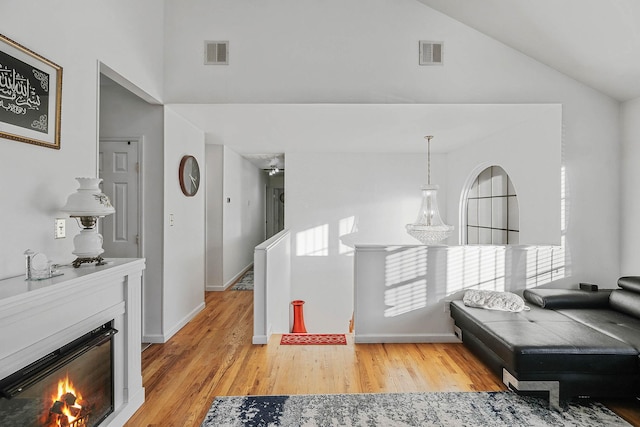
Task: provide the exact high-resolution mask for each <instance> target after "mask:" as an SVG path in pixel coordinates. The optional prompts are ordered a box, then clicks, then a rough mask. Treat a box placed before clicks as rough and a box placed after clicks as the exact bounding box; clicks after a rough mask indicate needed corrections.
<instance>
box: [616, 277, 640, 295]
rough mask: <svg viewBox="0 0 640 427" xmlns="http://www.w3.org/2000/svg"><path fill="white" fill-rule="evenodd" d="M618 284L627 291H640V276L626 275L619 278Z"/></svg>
mask: <svg viewBox="0 0 640 427" xmlns="http://www.w3.org/2000/svg"><path fill="white" fill-rule="evenodd" d="M618 286H620V287H621V288H622V289H626V290H627V291H631V292H635V293H640V276H625V277H621V278H619V279H618Z"/></svg>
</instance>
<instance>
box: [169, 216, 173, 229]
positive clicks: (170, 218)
mask: <svg viewBox="0 0 640 427" xmlns="http://www.w3.org/2000/svg"><path fill="white" fill-rule="evenodd" d="M173 222H174V219H173V214H169V227H173Z"/></svg>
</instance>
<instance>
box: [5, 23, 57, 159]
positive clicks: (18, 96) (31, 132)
mask: <svg viewBox="0 0 640 427" xmlns="http://www.w3.org/2000/svg"><path fill="white" fill-rule="evenodd" d="M61 112H62V67H60V66H59V65H57V64H55V63H53V62H51V61H49V60H48V59H46V58H44V57H42V56H40V55H38V54H37V53H35V52H33V51H31V50H29V49H27V48H26V47H24V46H22V45H20V44H19V43H17V42H15V41H13V40H11V39H10V38H8V37H6V36H4V35H2V34H0V138H7V139H11V140H14V141H20V142H26V143H28V144H35V145H40V146H42V147H48V148H53V149H56V150H59V149H60V115H61Z"/></svg>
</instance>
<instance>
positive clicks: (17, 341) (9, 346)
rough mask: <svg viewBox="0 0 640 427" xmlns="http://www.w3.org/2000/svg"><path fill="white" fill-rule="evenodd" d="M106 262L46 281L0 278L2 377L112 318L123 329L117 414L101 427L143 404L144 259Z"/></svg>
mask: <svg viewBox="0 0 640 427" xmlns="http://www.w3.org/2000/svg"><path fill="white" fill-rule="evenodd" d="M106 261H107V262H108V263H107V264H106V265H102V266H96V265H83V266H81V267H79V268H71V267H69V268H63V269H61V272H62V273H64V274H63V275H61V276H57V277H54V278H51V279H47V280H41V281H26V280H25V279H24V277H22V276H21V277H14V278H9V279H5V280H0V343H2V345H0V379H1V378H5V377H6V376H8V375H10V374H12V373H13V372H15V371H17V370H19V369H21V368H23V367H25V366H27V365H28V364H30V363H32V362H34V361H36V360H38V359H39V358H41V357H43V356H45V355H47V354H49V353H50V352H52V351H54V350H56V349H58V348H59V347H60V346H61V345H63V344H66V343H68V342H69V341H72V340H74V339H76V338H78V337H80V336H82V335H83V334H84V333H86V332H88V331H90V330H92V329H94V328H96V327H98V326H100V325H103V324H104V323H106V322H110V321H113V325H114V327H115V329H117V330H118V331H119V332H118V333H117V334H116V335H115V336H114V343H113V345H114V347H113V352H114V382H115V384H114V412H113V413H112V414H111V415H110V416H109V417H108V418H107V419H106V420H105V421H104V423H103V424H101V426H102V425H104V426H122V425H123V424H124V423H125V422H126V421H127V420H128V419H129V418H130V417H131V416H132V415H133V413H134V412H135V411H136V410H137V409H138V408H139V407H140V406H141V405H142V404H143V403H144V388H143V387H142V372H141V369H142V364H141V354H140V353H141V348H140V341H141V336H142V309H141V304H142V297H141V292H142V289H141V283H142V280H141V279H142V270H144V268H145V260H144V259H108V260H106ZM0 421H1V420H0ZM0 424H1V423H0Z"/></svg>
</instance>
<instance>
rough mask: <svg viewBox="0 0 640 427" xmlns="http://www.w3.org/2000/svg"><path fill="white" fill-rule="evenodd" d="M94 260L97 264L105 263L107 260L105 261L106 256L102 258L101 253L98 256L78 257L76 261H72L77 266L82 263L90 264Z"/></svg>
mask: <svg viewBox="0 0 640 427" xmlns="http://www.w3.org/2000/svg"><path fill="white" fill-rule="evenodd" d="M92 262H95V263H96V265H105V264H106V262H105V261H104V258H102V257H101V256H100V255H98V256H96V257H91V258H80V257H78V258H76V259H75V261H73V262H72V263H71V265H73V266H74V267H75V268H78V267H80V266H81V265H82V264H90V263H92Z"/></svg>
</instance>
